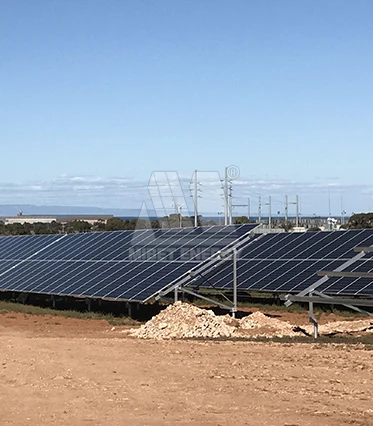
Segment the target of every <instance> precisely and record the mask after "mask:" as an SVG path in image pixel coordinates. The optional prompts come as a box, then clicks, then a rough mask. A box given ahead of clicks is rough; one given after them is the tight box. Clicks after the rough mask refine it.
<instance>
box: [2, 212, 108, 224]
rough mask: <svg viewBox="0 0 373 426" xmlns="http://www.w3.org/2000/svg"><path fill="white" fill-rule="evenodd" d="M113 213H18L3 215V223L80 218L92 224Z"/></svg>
mask: <svg viewBox="0 0 373 426" xmlns="http://www.w3.org/2000/svg"><path fill="white" fill-rule="evenodd" d="M113 217H114V216H113V215H55V216H43V215H24V214H18V215H17V216H12V217H5V218H4V223H5V225H12V224H15V223H19V224H21V225H23V224H24V223H30V224H33V223H52V222H58V223H62V224H66V223H67V222H72V221H74V220H82V221H84V222H88V223H89V224H91V225H93V224H95V223H97V222H99V223H105V224H106V222H107V221H108V220H109V219H111V218H113Z"/></svg>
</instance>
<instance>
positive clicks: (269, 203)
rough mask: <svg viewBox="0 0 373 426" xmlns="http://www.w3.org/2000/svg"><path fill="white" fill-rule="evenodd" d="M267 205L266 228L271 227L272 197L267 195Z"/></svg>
mask: <svg viewBox="0 0 373 426" xmlns="http://www.w3.org/2000/svg"><path fill="white" fill-rule="evenodd" d="M266 205H267V206H268V228H269V229H271V228H272V197H271V196H269V197H268V203H266Z"/></svg>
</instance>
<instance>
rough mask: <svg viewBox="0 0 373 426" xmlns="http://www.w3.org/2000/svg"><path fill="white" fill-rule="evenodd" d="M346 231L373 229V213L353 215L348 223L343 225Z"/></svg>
mask: <svg viewBox="0 0 373 426" xmlns="http://www.w3.org/2000/svg"><path fill="white" fill-rule="evenodd" d="M342 228H345V229H371V228H373V213H358V214H353V215H352V216H351V217H350V218H349V220H348V222H347V223H345V224H344V225H342Z"/></svg>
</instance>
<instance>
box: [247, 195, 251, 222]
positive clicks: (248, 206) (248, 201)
mask: <svg viewBox="0 0 373 426" xmlns="http://www.w3.org/2000/svg"><path fill="white" fill-rule="evenodd" d="M247 218H248V219H249V222H250V198H248V199H247Z"/></svg>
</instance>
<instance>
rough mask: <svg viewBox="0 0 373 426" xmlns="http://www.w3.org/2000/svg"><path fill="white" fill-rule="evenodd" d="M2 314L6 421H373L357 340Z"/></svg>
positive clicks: (0, 415)
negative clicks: (241, 336)
mask: <svg viewBox="0 0 373 426" xmlns="http://www.w3.org/2000/svg"><path fill="white" fill-rule="evenodd" d="M110 329H111V326H110V325H109V324H108V323H106V322H105V321H94V320H74V319H67V318H60V317H36V316H28V315H24V314H12V313H8V314H2V315H0V425H28V426H30V425H32V426H34V425H37V426H39V425H66V426H74V425H77V426H80V425H105V426H106V425H109V426H116V425H135V426H137V425H173V426H174V425H214V426H216V425H237V426H238V425H275V426H278V425H288V426H290V425H345V424H348V425H373V402H372V395H373V368H372V360H373V352H372V351H368V350H364V349H363V348H362V347H359V346H343V345H336V346H332V345H330V346H325V345H319V344H278V343H259V342H228V341H226V342H206V341H204V342H203V341H144V340H136V339H133V338H129V337H126V336H125V335H124V333H120V332H119V331H118V329H117V330H115V332H111V331H110Z"/></svg>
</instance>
